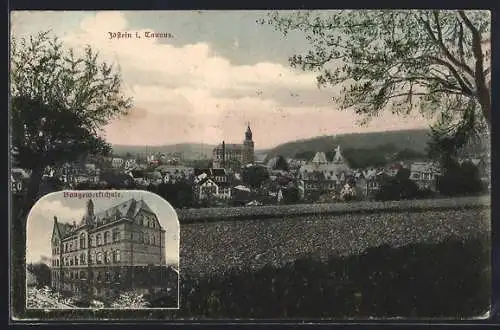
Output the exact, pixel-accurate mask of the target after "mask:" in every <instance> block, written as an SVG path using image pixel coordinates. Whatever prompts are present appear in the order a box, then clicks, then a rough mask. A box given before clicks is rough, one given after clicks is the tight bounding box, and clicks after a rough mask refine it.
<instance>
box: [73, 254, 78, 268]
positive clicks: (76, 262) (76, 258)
mask: <svg viewBox="0 0 500 330" xmlns="http://www.w3.org/2000/svg"><path fill="white" fill-rule="evenodd" d="M74 259H75V266H78V257H77V256H75V258H74Z"/></svg>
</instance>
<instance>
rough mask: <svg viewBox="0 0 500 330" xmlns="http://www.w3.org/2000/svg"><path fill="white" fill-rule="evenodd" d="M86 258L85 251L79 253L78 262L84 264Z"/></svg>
mask: <svg viewBox="0 0 500 330" xmlns="http://www.w3.org/2000/svg"><path fill="white" fill-rule="evenodd" d="M85 263H86V260H85V253H81V254H80V264H82V265H85Z"/></svg>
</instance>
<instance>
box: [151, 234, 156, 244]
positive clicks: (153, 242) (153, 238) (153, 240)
mask: <svg viewBox="0 0 500 330" xmlns="http://www.w3.org/2000/svg"><path fill="white" fill-rule="evenodd" d="M151 244H153V245H155V244H156V242H155V236H154V235H153V236H152V237H151Z"/></svg>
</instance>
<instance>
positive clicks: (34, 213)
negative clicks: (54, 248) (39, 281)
mask: <svg viewBox="0 0 500 330" xmlns="http://www.w3.org/2000/svg"><path fill="white" fill-rule="evenodd" d="M57 197H59V198H60V194H59V193H56V194H50V195H47V196H44V197H43V198H42V199H40V200H39V201H38V202H37V203H36V204H35V205H34V206H33V208H32V209H31V211H30V213H29V215H28V222H27V227H26V260H27V261H28V262H37V261H39V260H40V259H41V258H42V256H50V255H52V252H51V248H50V240H51V237H52V228H53V223H54V216H57V219H58V221H59V222H67V223H73V221H76V222H79V221H80V220H81V218H82V217H83V215H84V213H85V210H84V208H83V207H80V208H71V207H69V206H67V205H64V203H62V201H61V200H59V199H55V198H57Z"/></svg>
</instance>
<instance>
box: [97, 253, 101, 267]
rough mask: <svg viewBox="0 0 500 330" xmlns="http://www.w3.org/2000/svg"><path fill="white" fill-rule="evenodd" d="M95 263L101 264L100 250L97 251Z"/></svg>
mask: <svg viewBox="0 0 500 330" xmlns="http://www.w3.org/2000/svg"><path fill="white" fill-rule="evenodd" d="M97 263H98V264H102V252H99V253H97Z"/></svg>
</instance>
